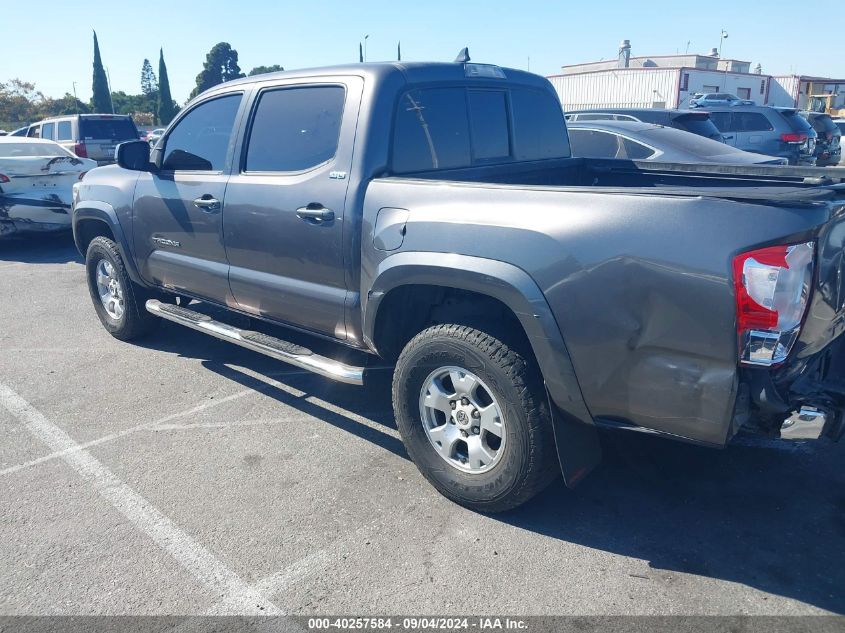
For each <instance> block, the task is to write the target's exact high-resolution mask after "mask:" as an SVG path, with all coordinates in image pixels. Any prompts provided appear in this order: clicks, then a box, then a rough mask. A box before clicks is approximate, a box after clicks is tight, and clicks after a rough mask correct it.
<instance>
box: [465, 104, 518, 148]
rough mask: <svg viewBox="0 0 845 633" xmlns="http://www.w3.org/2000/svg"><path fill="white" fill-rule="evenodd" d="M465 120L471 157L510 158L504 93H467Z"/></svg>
mask: <svg viewBox="0 0 845 633" xmlns="http://www.w3.org/2000/svg"><path fill="white" fill-rule="evenodd" d="M469 120H470V125H471V127H472V153H473V158H475V159H476V160H478V159H482V160H483V159H490V158H506V157H508V156H510V153H511V144H510V138H508V137H509V134H508V107H507V98H506V95H505V93H504V92H502V91H500V90H498V91H493V90H470V91H469Z"/></svg>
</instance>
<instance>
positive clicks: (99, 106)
mask: <svg viewBox="0 0 845 633" xmlns="http://www.w3.org/2000/svg"><path fill="white" fill-rule="evenodd" d="M91 89H92V91H93V93H94V94H93V96H92V97H91V105H92V106H93V108H94V112H111V111H112V106H111V99H110V98H109V82H108V80H107V79H106V70H105V68H103V60H102V59H100V45H99V44H98V43H97V32H96V31H94V81H93V84H92V86H91Z"/></svg>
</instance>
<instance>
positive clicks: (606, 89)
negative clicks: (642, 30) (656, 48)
mask: <svg viewBox="0 0 845 633" xmlns="http://www.w3.org/2000/svg"><path fill="white" fill-rule="evenodd" d="M757 70H758V71H759V66H758V67H757ZM549 80H550V81H551V82H552V84H553V85H554V87H555V90H557V93H558V96H559V97H560V100H561V103H562V104H563V107H564V110H567V111H572V110H584V109H587V108H603V107H604V108H610V107H615V108H685V107H688V106H689V99H690V97H691V96H692V95H694V94H695V93H697V92H702V93H708V92H728V93H731V94H735V95H737V96H738V97H740V98H741V99H751V100H753V101H755V102H756V103H759V104H765V103H766V102H767V98H768V90H769V84H770V80H771V77H769V76H768V75H763V74H760V73H759V72H754V73H752V72H751V62H745V61H740V60H736V59H720V58H719V56H718V53H717V52H716V51H715V50H714V51H713V52H712V53H711V54H710V55H696V54H691V55H664V56H656V57H631V56H630V44H628V41H627V40H625V41H624V42H623V43H622V47H621V48H620V51H619V58H618V59H613V60H610V61H600V62H591V63H586V64H575V65H572V66H563V67H562V69H561V74H559V75H552V76H551V77H549Z"/></svg>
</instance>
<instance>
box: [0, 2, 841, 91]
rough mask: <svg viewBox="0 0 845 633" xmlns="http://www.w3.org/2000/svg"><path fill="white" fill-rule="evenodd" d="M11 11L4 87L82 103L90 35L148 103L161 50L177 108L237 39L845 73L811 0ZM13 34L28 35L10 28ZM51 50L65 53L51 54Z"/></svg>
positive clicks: (261, 61)
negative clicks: (680, 60) (716, 62)
mask: <svg viewBox="0 0 845 633" xmlns="http://www.w3.org/2000/svg"><path fill="white" fill-rule="evenodd" d="M5 5H6V6H4V10H3V27H2V30H3V35H2V42H3V52H4V53H5V54H4V55H3V61H2V62H1V63H0V81H5V80H8V79H11V78H14V77H19V78H21V79H25V80H28V81H33V82H35V84H36V87H37V88H38V89H40V90H42V91H43V92H44V93H45V94H47V95H50V96H61V95H62V94H64V93H65V92H71V91H72V88H73V86H72V82H74V81H75V82H76V89H77V94H78V96H79V97H80V98H81V99H88V98H89V97H90V95H91V74H92V69H91V61H92V46H93V44H92V34H91V30H92V29H96V31H97V35H98V37H99V40H100V51H101V53H102V56H103V61H104V63H105V65H106V66H107V67H108V70H109V74H110V77H111V82H112V88H113V89H114V90H123V91H126V92H130V93H137V92H140V75H141V65H142V63H143V60H144V58H145V57H147V58H149V59H150V61H152V62H153V67H154V68H155V69H156V70H157V68H158V49H159V47H163V48H164V55H165V60H166V61H167V68H168V73H169V75H170V83H171V88H172V91H173V97H174V98H175V99H176V100H177V101H179V102H180V103H181V102H183V101H184V100H185V99H186V98H187V96H188V93H189V92H190V91H191V89H192V88H193V86H194V78H195V77H196V75H197V73H198V72H199V71H200V70H201V68H202V62H203V60H204V59H205V54H206V53H207V52H208V51H209V49H210V48H211V47H212V46H213V45H214V44H215V43H217V42H220V41H227V42H229V43H230V44H231V45H232V46H233V47H234V48H235V49H236V50H237V51H238V53H239V56H240V66H241V69H242V70H243V71H244V72H248V71H249V70H250V69H251V68H252V67H254V66H259V65H270V64H281V65H282V66H284V67H285V68H304V67H309V66H324V65H329V64H336V63H346V62H356V61H358V42H359V41H360V40H362V39H363V37H364V35H367V34H369V36H370V37H369V40H368V42H367V54H368V59H369V60H370V61H379V60H391V59H395V55H396V43H397V41H399V40H401V42H402V57H403V59H407V60H415V61H419V60H437V61H451V60H452V59H454V57H455V55H456V54H457V52H458V50H459V49H460V48H462V47H463V46H469V49H470V54H471V55H472V58H473V60H475V61H481V62H489V63H495V64H499V65H502V66H513V67H519V68H526V67H527V65H528V59H529V57H530V60H531V61H530V64H531V70H532V71H534V72H537V73H540V74H544V75H548V74H553V73H555V72H557V71H558V70H559V69H560V66H561V65H563V64H573V63H578V62H583V61H593V60H597V59H601V58H610V57H614V56H615V55H616V51H617V48H618V45H619V41H620V40H622V39H630V40H631V43H632V47H633V51H632V52H633V54H634V55H664V54H674V53H676V52H684V51H685V50H686V48H687V43H688V42H689V50H690V52H701V53H706V52H707V51H709V50H710V48H712V47H714V46H718V45H719V33H720V31H721V29H722V28H724V29H726V30H727V31H728V33H729V37H728V39H727V40H726V41H725V44H724V48H723V52H724V55H725V56H726V57H735V58H738V59H743V60H747V61H751V62H753V63H754V64H756V63H757V62H760V63H761V64H762V66H763V72H765V73H772V74H786V73H790V72H795V73H804V74H816V75H826V76H836V75H839V76H842V75H845V63H843V62H842V56H841V55H840V54H838V53H836V52H835V51H836V50H837V49H838V47H839V44H841V43H842V41H843V39H844V38H845V30H843V28H842V27H841V25H840V24H839V21H838V19H837V16H838V15H839V11H838V10H837V6H838V5H837V3H835V2H834V1H833V0H822V1H821V2H815V3H813V10H812V15H808V16H806V18H803V19H802V18H800V16H799V15H798V14H799V11H800V7H801V5H800V3H799V4H796V3H795V2H794V1H790V2H782V1H780V0H771V1H769V2H766V3H765V4H762V3H759V2H744V1H741V0H734V1H733V2H725V1H723V0H710V1H709V2H706V3H705V2H681V1H678V0H675V1H663V0H652V1H650V2H633V1H631V0H628V1H626V2H621V1H616V0H603V1H601V2H597V1H595V0H594V1H591V2H584V1H581V2H562V1H557V2H551V1H549V2H540V1H536V0H522V1H520V2H504V1H500V2H495V1H487V2H482V1H476V0H468V1H461V0H451V1H444V0H423V1H420V2H407V1H405V0H395V1H393V2H383V1H368V0H358V1H357V2H356V1H350V0H345V1H339V0H322V1H320V2H315V1H313V0H312V1H310V2H283V1H280V2H272V1H267V0H240V1H239V2H233V1H232V0H229V1H225V2H224V1H221V0H205V1H204V2H195V1H193V0H169V1H162V0H145V1H144V2H137V3H134V2H133V3H125V2H117V1H116V0H113V1H111V2H102V1H99V0H97V1H94V0H78V1H77V2H68V1H63V0H48V1H47V2H45V3H43V4H42V5H39V9H38V10H34V8H33V6H32V5H29V4H28V3H25V2H20V1H19V0H7V2H6V3H5ZM824 9H828V10H829V11H830V15H831V18H832V20H831V22H830V24H831V26H830V29H831V30H830V33H829V34H828V36H827V37H826V38H825V39H822V40H818V39H816V36H815V35H814V33H815V32H817V31H818V30H819V28H817V27H820V25H822V24H825V22H824V20H823V19H821V20H820V16H821V15H822V14H823V13H822V12H823V10H824ZM15 24H19V25H30V26H28V27H21V28H11V27H10V25H15ZM49 25H53V26H54V27H55V33H53V32H51V30H50V26H49ZM813 25H815V26H813ZM47 41H53V42H56V45H55V46H49V47H48V46H47V45H45V42H47ZM10 52H13V54H10Z"/></svg>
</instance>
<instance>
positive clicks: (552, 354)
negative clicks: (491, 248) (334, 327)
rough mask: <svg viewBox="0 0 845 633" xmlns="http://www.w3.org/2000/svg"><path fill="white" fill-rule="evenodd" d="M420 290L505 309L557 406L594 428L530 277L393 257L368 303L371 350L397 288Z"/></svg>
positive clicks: (459, 259) (436, 257)
mask: <svg viewBox="0 0 845 633" xmlns="http://www.w3.org/2000/svg"><path fill="white" fill-rule="evenodd" d="M417 284H419V285H429V286H440V287H444V288H455V289H458V290H467V291H471V292H477V293H479V294H482V295H487V296H489V297H492V298H493V299H497V300H499V301H501V302H502V303H503V304H505V305H506V306H507V307H508V308H510V309H511V311H512V312H513V313H514V314H515V315H516V317H517V319H519V322H520V323H521V324H522V327H523V329H524V330H525V333H526V335H527V336H528V340H529V342H530V343H531V348H532V350H533V352H534V356H535V357H536V358H537V362H538V364H539V366H540V371H541V372H542V374H543V379H544V380H545V382H546V387H547V388H548V390H549V393H550V395H551V397H552V400H553V401H554V403H555V404H557V405H558V407H560V408H561V409H562V410H563V411H565V412H566V413H568V414H570V415H572V416H574V417H575V418H577V419H578V420H580V421H582V422H584V423H587V424H593V418H592V416H591V415H590V412H589V410H588V409H587V406H586V404H585V403H584V398H583V396H582V395H581V388H580V387H579V385H578V380H577V378H576V376H575V369H574V367H573V366H572V360H571V359H570V357H569V352H568V351H567V349H566V345H565V343H564V341H563V336H562V335H561V332H560V329H559V328H558V325H557V322H556V321H555V318H554V316H553V315H552V311H551V309H550V308H549V304H548V303H547V302H546V298H545V297H544V296H543V293H542V292H541V291H540V288H539V287H538V286H537V284H536V283H534V280H533V279H531V277H530V276H529V275H528V273H526V272H525V271H524V270H522V269H520V268H517V267H516V266H513V265H512V264H507V263H505V262H500V261H497V260H492V259H485V258H481V257H472V256H469V255H458V254H443V253H425V252H403V253H397V254H396V255H392V256H390V257H387V258H386V259H384V260H382V261H381V263H380V264H379V266H378V269H377V270H376V272H375V274H374V276H373V279H372V282H371V284H370V288H371V289H370V291H369V292H368V293H366V294H365V295H364V299H363V306H362V308H363V314H364V323H363V335H364V341H365V342H366V344H367V345H368V346H370V347H371V348H373V349H375V345H374V343H373V340H374V333H375V324H376V316H377V314H378V309H379V305H380V304H381V301H382V299H383V298H384V297H385V296H386V295H387V293H388V292H390V291H391V290H394V289H395V288H398V287H400V286H406V285H417Z"/></svg>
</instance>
